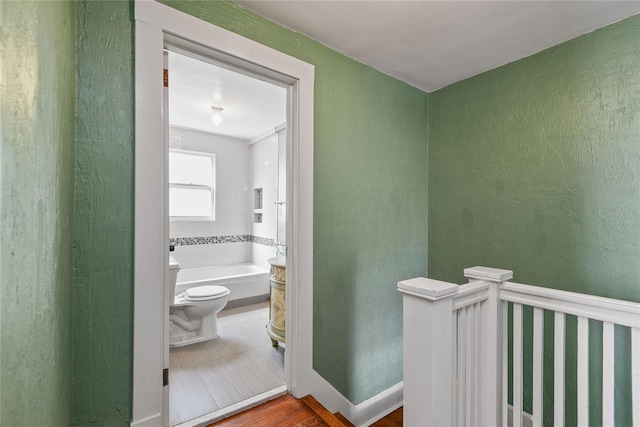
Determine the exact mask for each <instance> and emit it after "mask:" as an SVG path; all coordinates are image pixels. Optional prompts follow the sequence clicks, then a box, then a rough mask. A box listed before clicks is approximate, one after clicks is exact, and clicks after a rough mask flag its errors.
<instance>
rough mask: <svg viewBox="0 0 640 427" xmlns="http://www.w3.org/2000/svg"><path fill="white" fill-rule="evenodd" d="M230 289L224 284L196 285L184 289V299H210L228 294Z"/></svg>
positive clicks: (193, 300) (192, 300)
mask: <svg viewBox="0 0 640 427" xmlns="http://www.w3.org/2000/svg"><path fill="white" fill-rule="evenodd" d="M229 293H230V292H229V289H227V288H225V287H224V286H212V285H208V286H196V287H195V288H189V289H187V290H186V291H184V301H190V302H195V301H208V300H212V299H217V298H220V297H223V296H225V295H228V294H229Z"/></svg>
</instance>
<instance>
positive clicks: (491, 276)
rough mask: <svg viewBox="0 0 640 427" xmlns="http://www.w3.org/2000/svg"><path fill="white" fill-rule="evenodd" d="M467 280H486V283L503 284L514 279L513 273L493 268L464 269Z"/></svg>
mask: <svg viewBox="0 0 640 427" xmlns="http://www.w3.org/2000/svg"><path fill="white" fill-rule="evenodd" d="M464 277H466V278H467V279H476V280H484V281H486V282H496V283H503V282H506V281H507V280H509V279H512V278H513V271H511V270H501V269H499V268H491V267H480V266H478V267H471V268H465V269H464Z"/></svg>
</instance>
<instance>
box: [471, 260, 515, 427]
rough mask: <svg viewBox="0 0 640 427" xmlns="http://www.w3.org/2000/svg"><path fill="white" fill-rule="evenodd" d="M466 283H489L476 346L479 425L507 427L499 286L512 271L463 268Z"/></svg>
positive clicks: (502, 309)
mask: <svg viewBox="0 0 640 427" xmlns="http://www.w3.org/2000/svg"><path fill="white" fill-rule="evenodd" d="M464 276H465V277H466V278H467V279H469V281H470V282H473V281H476V280H482V281H483V282H487V283H489V284H490V285H491V286H490V287H489V299H488V300H487V301H486V302H485V303H484V308H483V311H482V319H481V322H482V324H481V334H482V335H481V338H482V339H481V345H480V355H479V357H480V365H479V366H480V384H481V387H482V393H481V394H480V424H481V425H486V426H505V425H507V404H506V396H507V357H506V342H507V305H506V304H504V303H502V301H501V300H500V285H501V284H502V283H504V282H506V281H508V280H509V279H511V278H512V277H513V271H511V270H500V269H497V268H489V267H472V268H465V269H464Z"/></svg>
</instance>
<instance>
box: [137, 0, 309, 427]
mask: <svg viewBox="0 0 640 427" xmlns="http://www.w3.org/2000/svg"><path fill="white" fill-rule="evenodd" d="M168 35H171V36H175V37H177V38H180V39H183V40H187V41H189V42H193V43H195V44H198V45H200V46H203V47H205V48H206V49H208V50H212V51H215V52H219V54H220V55H221V56H223V57H225V58H226V60H231V61H234V60H237V61H238V64H242V66H243V67H244V68H245V69H246V68H249V69H250V68H251V67H252V65H251V64H255V66H253V67H254V71H255V72H256V73H258V74H263V75H265V74H267V75H268V73H269V72H268V71H267V70H272V71H273V72H274V74H273V76H269V77H270V78H273V79H275V80H280V81H281V82H283V83H286V84H290V88H289V91H288V92H289V105H291V107H292V108H291V109H290V111H289V112H288V114H289V119H288V121H289V123H290V126H289V128H288V130H287V131H288V133H289V136H288V137H289V138H290V140H289V142H290V143H289V144H288V153H287V154H288V160H287V177H288V178H287V179H288V180H289V183H290V184H291V185H288V186H287V201H288V202H289V203H287V218H289V219H290V220H289V221H287V246H288V253H287V284H288V286H287V315H286V317H287V318H286V324H287V351H286V352H285V375H286V383H287V387H288V389H289V391H290V392H291V393H292V394H293V395H294V396H296V397H302V396H304V395H306V394H309V393H310V392H311V387H312V384H311V383H312V381H313V376H312V374H313V370H312V343H313V337H312V333H313V328H312V313H313V293H312V283H313V84H314V67H313V66H312V65H310V64H308V63H305V62H303V61H300V60H298V59H296V58H293V57H291V56H288V55H286V54H284V53H282V52H278V51H276V50H274V49H271V48H269V47H266V46H264V45H261V44H259V43H257V42H254V41H252V40H249V39H247V38H244V37H242V36H239V35H238V34H235V33H232V32H230V31H227V30H224V29H222V28H220V27H217V26H215V25H212V24H210V23H207V22H205V21H202V20H200V19H197V18H195V17H193V16H190V15H187V14H185V13H182V12H180V11H177V10H175V9H173V8H170V7H168V6H165V5H162V4H160V3H156V2H155V1H149V0H136V2H135V106H136V107H135V114H136V117H135V126H136V127H135V237H134V239H135V240H134V334H133V339H134V343H133V405H132V406H133V411H132V412H133V414H132V421H131V425H132V426H136V427H141V426H162V425H163V424H164V413H165V412H166V411H167V409H168V408H165V406H166V403H165V401H164V397H163V394H164V391H163V389H164V387H163V380H162V370H163V359H164V357H163V352H164V350H165V349H164V347H165V346H167V345H168V344H167V343H166V342H165V338H164V337H163V327H162V325H163V307H164V304H165V301H164V296H163V283H164V281H165V280H166V278H165V276H166V274H167V273H166V272H167V271H168V265H167V264H168V256H167V250H168V244H169V236H168V231H167V230H166V227H165V225H164V222H165V221H166V219H165V218H166V215H167V213H166V204H165V185H166V178H165V170H164V165H165V156H166V153H165V147H164V143H163V141H164V135H163V134H164V128H163V111H162V110H163V102H162V68H163V48H164V44H165V36H168ZM250 71H251V70H250ZM289 177H291V178H289ZM292 319H295V322H294V321H292Z"/></svg>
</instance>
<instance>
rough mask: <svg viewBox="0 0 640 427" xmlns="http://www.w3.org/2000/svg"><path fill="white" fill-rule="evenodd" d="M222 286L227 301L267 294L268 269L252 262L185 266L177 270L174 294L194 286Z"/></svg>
mask: <svg viewBox="0 0 640 427" xmlns="http://www.w3.org/2000/svg"><path fill="white" fill-rule="evenodd" d="M206 285H216V286H224V287H225V288H228V289H229V290H230V291H231V294H230V295H229V301H234V300H238V299H243V298H250V297H257V296H260V295H268V294H269V270H267V269H266V268H262V267H259V266H257V265H254V264H236V265H227V266H219V267H201V268H185V269H180V271H178V279H177V280H176V295H177V294H180V293H182V292H184V291H185V290H186V289H189V288H193V287H196V286H206Z"/></svg>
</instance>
